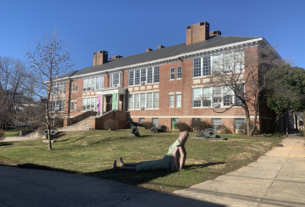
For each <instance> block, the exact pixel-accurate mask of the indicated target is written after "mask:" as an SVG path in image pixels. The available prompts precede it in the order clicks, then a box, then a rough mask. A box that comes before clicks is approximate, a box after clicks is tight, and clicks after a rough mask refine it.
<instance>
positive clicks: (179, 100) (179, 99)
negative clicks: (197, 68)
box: [176, 94, 181, 107]
mask: <svg viewBox="0 0 305 207" xmlns="http://www.w3.org/2000/svg"><path fill="white" fill-rule="evenodd" d="M176 107H181V94H176Z"/></svg>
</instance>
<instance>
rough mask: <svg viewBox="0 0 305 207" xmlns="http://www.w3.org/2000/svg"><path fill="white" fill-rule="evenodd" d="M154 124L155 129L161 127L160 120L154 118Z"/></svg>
mask: <svg viewBox="0 0 305 207" xmlns="http://www.w3.org/2000/svg"><path fill="white" fill-rule="evenodd" d="M152 123H153V124H154V127H158V126H159V119H158V118H153V119H152Z"/></svg>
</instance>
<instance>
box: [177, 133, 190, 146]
mask: <svg viewBox="0 0 305 207" xmlns="http://www.w3.org/2000/svg"><path fill="white" fill-rule="evenodd" d="M188 137H189V133H188V132H187V131H184V132H181V133H180V134H179V138H178V140H179V142H180V144H181V145H184V144H185V142H186V141H187V138H188Z"/></svg>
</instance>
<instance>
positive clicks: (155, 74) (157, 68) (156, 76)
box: [154, 67, 159, 83]
mask: <svg viewBox="0 0 305 207" xmlns="http://www.w3.org/2000/svg"><path fill="white" fill-rule="evenodd" d="M154 83H159V67H154Z"/></svg>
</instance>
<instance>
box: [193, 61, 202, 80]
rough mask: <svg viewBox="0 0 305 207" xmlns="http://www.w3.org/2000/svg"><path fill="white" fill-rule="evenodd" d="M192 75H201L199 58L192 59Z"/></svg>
mask: <svg viewBox="0 0 305 207" xmlns="http://www.w3.org/2000/svg"><path fill="white" fill-rule="evenodd" d="M193 64H194V65H193V77H200V76H201V58H196V59H194V61H193Z"/></svg>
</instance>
